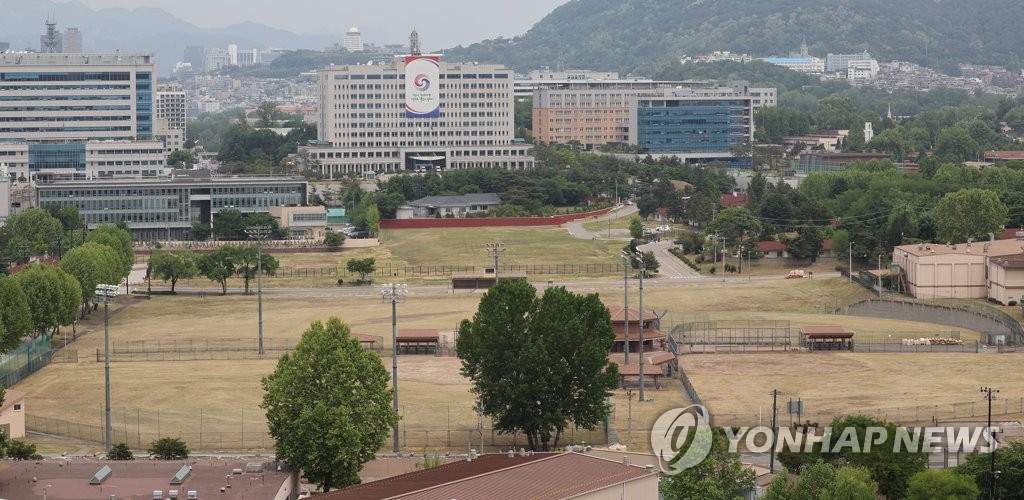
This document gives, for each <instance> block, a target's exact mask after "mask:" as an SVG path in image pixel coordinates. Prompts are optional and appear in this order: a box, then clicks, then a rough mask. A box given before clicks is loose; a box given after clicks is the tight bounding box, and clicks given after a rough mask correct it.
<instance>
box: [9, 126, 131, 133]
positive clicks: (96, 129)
mask: <svg viewBox="0 0 1024 500" xmlns="http://www.w3.org/2000/svg"><path fill="white" fill-rule="evenodd" d="M131 131H132V128H131V126H126V127H34V128H24V127H18V128H14V127H0V134H31V133H44V132H131Z"/></svg>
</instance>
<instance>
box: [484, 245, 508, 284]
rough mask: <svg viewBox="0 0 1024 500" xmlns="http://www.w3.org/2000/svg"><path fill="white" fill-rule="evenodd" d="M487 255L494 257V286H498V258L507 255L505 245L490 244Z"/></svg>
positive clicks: (487, 246)
mask: <svg viewBox="0 0 1024 500" xmlns="http://www.w3.org/2000/svg"><path fill="white" fill-rule="evenodd" d="M485 246H486V248H487V253H488V254H489V255H493V256H494V284H495V285H497V284H498V257H499V256H501V255H503V254H504V253H505V244H504V243H488V244H487V245H485Z"/></svg>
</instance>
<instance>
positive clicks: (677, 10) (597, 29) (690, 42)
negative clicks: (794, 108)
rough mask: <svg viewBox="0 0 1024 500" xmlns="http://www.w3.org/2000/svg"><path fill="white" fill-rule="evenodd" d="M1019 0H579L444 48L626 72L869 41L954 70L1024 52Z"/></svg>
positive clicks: (1008, 61) (819, 52) (861, 45)
mask: <svg viewBox="0 0 1024 500" xmlns="http://www.w3.org/2000/svg"><path fill="white" fill-rule="evenodd" d="M1020 19H1024V2H1021V1H1020V0H971V1H969V2H965V1H962V0H899V1H892V0H765V1H762V2H751V1H750V0H689V1H687V2H680V1H679V0H573V1H570V2H569V3H566V4H564V5H562V6H560V7H558V8H556V9H555V10H554V11H553V12H551V13H550V14H549V15H548V16H547V17H545V18H544V19H542V20H541V21H540V22H538V23H537V24H535V25H534V26H533V27H532V28H531V29H530V30H529V31H528V32H527V33H526V34H524V35H522V36H518V37H515V38H513V39H500V38H499V39H495V40H486V41H483V42H480V43H476V44H473V45H470V46H468V47H462V46H459V47H455V48H452V49H449V50H447V51H445V55H446V58H447V59H448V60H459V61H481V62H483V61H487V62H493V63H503V64H506V65H509V66H512V67H514V68H516V69H517V70H518V71H526V70H529V69H536V68H539V67H544V66H548V67H557V66H559V65H560V64H559V63H560V62H561V66H564V67H566V68H586V69H593V70H605V71H611V70H615V71H621V72H630V71H634V70H637V69H641V68H643V69H648V70H649V69H650V67H649V66H645V65H646V64H649V63H650V62H651V61H661V62H667V61H674V60H678V59H679V56H681V55H683V54H691V55H692V54H701V53H707V52H711V51H714V50H731V51H733V52H740V53H749V54H751V55H754V56H768V55H782V56H785V55H788V54H789V53H790V52H795V51H797V50H798V49H799V46H800V43H801V41H802V40H806V41H807V44H808V46H809V48H810V53H811V54H812V55H816V56H818V57H822V58H824V57H825V55H826V54H827V53H829V52H832V53H850V52H859V51H863V50H867V51H869V52H870V53H871V55H872V56H874V57H875V58H877V59H879V60H881V61H888V60H893V59H900V60H909V61H913V62H917V63H920V64H924V65H927V66H931V67H935V68H939V69H944V70H947V71H955V70H956V64H957V63H960V62H964V63H975V64H998V65H1009V66H1010V67H1013V68H1017V69H1019V68H1020V66H1021V59H1024V30H1020V29H1019V26H1018V24H1019V23H1018V21H1019V20H1020Z"/></svg>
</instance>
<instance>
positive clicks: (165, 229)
mask: <svg viewBox="0 0 1024 500" xmlns="http://www.w3.org/2000/svg"><path fill="white" fill-rule="evenodd" d="M188 173H189V174H191V175H197V174H198V175H197V176H196V177H183V176H176V177H171V178H155V179H94V180H84V181H56V182H52V183H40V184H39V185H37V187H36V194H37V197H38V198H37V199H38V202H39V206H47V205H56V206H58V207H65V206H73V207H76V208H77V209H78V212H79V214H80V215H81V216H82V218H83V219H84V221H85V223H86V225H87V226H88V227H89V228H90V229H92V228H95V227H96V226H98V225H100V224H108V223H109V224H113V223H117V222H120V221H124V222H125V223H127V224H128V227H129V228H130V229H131V233H132V238H133V239H135V240H136V241H150V240H155V241H165V240H187V239H190V232H191V228H192V225H193V224H195V223H200V224H211V223H215V222H214V220H213V219H214V217H215V216H216V214H217V213H219V212H220V211H221V210H225V209H236V210H239V211H241V212H243V213H270V208H271V207H275V206H299V205H305V204H306V196H307V190H308V188H307V183H306V180H305V178H303V177H245V176H229V177H209V176H208V175H207V176H203V175H202V174H201V173H197V172H196V171H188Z"/></svg>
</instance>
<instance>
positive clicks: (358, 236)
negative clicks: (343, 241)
mask: <svg viewBox="0 0 1024 500" xmlns="http://www.w3.org/2000/svg"><path fill="white" fill-rule="evenodd" d="M348 237H349V238H353V239H357V240H359V239H363V238H369V237H370V232H369V231H352V232H351V233H349V235H348Z"/></svg>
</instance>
